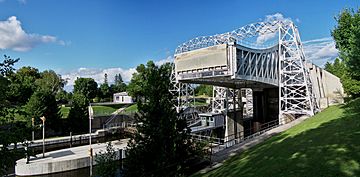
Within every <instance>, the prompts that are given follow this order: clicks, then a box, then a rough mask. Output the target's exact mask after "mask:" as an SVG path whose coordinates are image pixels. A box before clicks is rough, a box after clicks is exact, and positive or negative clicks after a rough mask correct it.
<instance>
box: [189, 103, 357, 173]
mask: <svg viewBox="0 0 360 177" xmlns="http://www.w3.org/2000/svg"><path fill="white" fill-rule="evenodd" d="M194 176H226V177H228V176H242V177H243V176H254V177H270V176H281V177H287V176H289V177H296V176H299V177H300V176H301V177H305V176H360V99H358V100H354V101H352V102H350V103H348V104H347V105H338V106H332V107H329V108H327V109H326V110H324V111H323V112H321V113H319V114H317V115H316V116H314V117H312V118H309V119H307V120H305V121H304V122H302V123H301V124H299V125H297V126H295V127H293V128H291V129H289V130H287V131H285V132H283V133H282V134H279V135H277V136H274V137H272V138H270V139H268V140H267V141H265V142H263V143H261V144H259V145H257V146H255V147H254V148H252V149H249V150H248V151H245V152H243V153H241V154H238V155H236V156H234V157H232V158H230V159H229V160H227V161H226V162H225V163H224V165H223V166H221V167H220V168H218V169H215V170H213V171H210V172H208V173H207V174H195V175H194Z"/></svg>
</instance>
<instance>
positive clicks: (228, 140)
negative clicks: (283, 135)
mask: <svg viewBox="0 0 360 177" xmlns="http://www.w3.org/2000/svg"><path fill="white" fill-rule="evenodd" d="M278 122H279V121H278V120H274V121H270V122H266V123H264V124H262V125H260V127H259V129H257V130H256V129H255V128H250V129H247V130H244V131H241V132H238V133H236V134H231V135H228V136H226V137H224V138H215V137H210V136H204V135H197V134H191V135H190V136H191V138H192V139H193V140H196V141H207V142H209V143H211V144H215V145H216V146H219V147H223V148H222V149H226V148H229V147H231V146H234V145H235V144H239V143H242V142H244V141H247V140H250V139H253V138H255V137H257V136H259V135H261V134H263V133H265V132H267V131H269V130H271V129H274V128H276V127H278V126H279V124H278ZM246 134H250V135H248V136H245V135H246ZM211 146H213V145H211ZM220 150H221V148H219V151H220ZM217 152H218V151H217Z"/></svg>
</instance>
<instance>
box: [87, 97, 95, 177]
mask: <svg viewBox="0 0 360 177" xmlns="http://www.w3.org/2000/svg"><path fill="white" fill-rule="evenodd" d="M88 108H89V155H90V158H89V160H90V176H92V165H93V163H92V162H93V149H92V148H91V119H93V115H94V110H93V108H92V107H91V103H90V104H89V107H88Z"/></svg>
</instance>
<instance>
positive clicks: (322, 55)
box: [0, 0, 360, 90]
mask: <svg viewBox="0 0 360 177" xmlns="http://www.w3.org/2000/svg"><path fill="white" fill-rule="evenodd" d="M359 7H360V1H355V0H334V1H333V0H330V1H329V0H317V1H314V0H302V1H300V0H299V1H285V0H258V1H243V0H241V1H240V0H238V1H236V0H233V1H220V0H219V1H214V0H196V1H194V0H179V1H177V0H172V1H168V0H157V1H155V0H144V1H136V0H121V1H119V0H76V1H74V0H62V1H58V0H0V55H4V54H6V55H10V56H11V57H12V58H20V61H19V62H18V63H17V64H16V68H20V67H22V66H32V67H36V68H39V70H40V71H44V70H54V71H55V72H57V73H59V74H61V75H62V77H63V78H65V79H67V80H68V84H67V86H66V88H67V89H68V90H71V88H72V86H73V84H74V80H75V79H76V78H77V77H92V78H94V79H95V80H96V81H97V82H99V83H101V82H103V78H104V74H105V73H107V74H108V76H109V81H110V82H111V81H112V80H113V77H114V76H115V74H118V73H120V74H121V75H122V76H123V79H124V80H125V81H126V82H128V81H129V80H130V79H131V76H132V73H134V72H135V68H136V66H138V65H139V64H141V63H146V62H147V61H148V60H153V61H155V62H156V63H158V64H162V63H164V62H166V61H171V59H172V56H173V55H174V51H175V49H176V47H177V46H178V45H180V44H182V43H184V42H186V41H188V40H190V39H192V38H195V37H197V36H206V35H213V34H219V33H224V32H228V31H232V30H234V29H237V28H240V27H242V26H245V25H247V24H250V23H254V22H259V21H266V20H271V19H280V20H281V19H290V20H292V21H293V22H294V23H295V24H296V25H297V26H298V28H299V32H300V36H301V39H302V42H303V44H304V50H305V54H306V57H307V59H308V60H310V61H312V62H314V63H315V64H317V65H319V66H323V65H324V63H325V62H326V61H332V60H334V59H335V58H336V57H337V55H338V51H337V50H336V49H335V43H334V41H333V39H332V38H331V30H332V29H333V28H334V26H335V25H336V21H335V19H334V17H335V16H337V15H338V14H339V13H340V12H341V10H342V9H344V8H354V9H358V8H359Z"/></svg>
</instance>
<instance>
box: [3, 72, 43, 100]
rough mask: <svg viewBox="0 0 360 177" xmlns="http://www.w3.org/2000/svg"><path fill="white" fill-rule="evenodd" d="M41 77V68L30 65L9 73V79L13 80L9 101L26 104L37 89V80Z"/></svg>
mask: <svg viewBox="0 0 360 177" xmlns="http://www.w3.org/2000/svg"><path fill="white" fill-rule="evenodd" d="M40 78H41V76H40V73H39V70H38V69H36V68H33V67H29V66H28V67H22V68H20V69H18V70H17V71H16V73H11V74H9V76H8V79H9V80H10V81H11V84H10V86H9V87H10V89H9V101H11V102H12V103H13V104H16V105H25V104H26V103H27V102H28V101H29V99H30V97H31V95H32V94H33V93H34V91H35V90H36V89H37V85H36V84H34V83H35V81H36V80H37V79H40Z"/></svg>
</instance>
